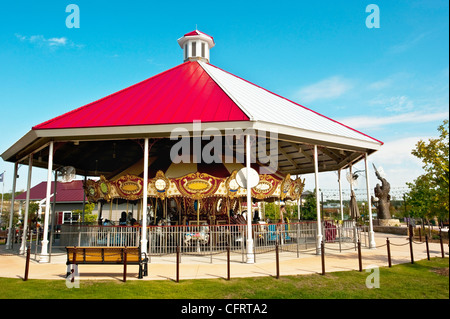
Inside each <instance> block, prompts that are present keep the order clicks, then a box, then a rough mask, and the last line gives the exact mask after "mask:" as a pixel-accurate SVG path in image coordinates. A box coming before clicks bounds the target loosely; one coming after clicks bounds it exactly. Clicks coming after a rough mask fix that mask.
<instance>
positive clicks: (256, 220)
mask: <svg viewBox="0 0 450 319" xmlns="http://www.w3.org/2000/svg"><path fill="white" fill-rule="evenodd" d="M260 220H261V219H260V218H259V211H258V210H255V214H254V215H253V221H252V223H253V224H257V223H258V222H259V221H260Z"/></svg>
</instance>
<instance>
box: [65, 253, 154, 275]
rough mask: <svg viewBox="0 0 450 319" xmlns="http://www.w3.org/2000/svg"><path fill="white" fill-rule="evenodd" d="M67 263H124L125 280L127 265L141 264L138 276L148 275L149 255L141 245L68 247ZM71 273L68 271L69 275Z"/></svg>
mask: <svg viewBox="0 0 450 319" xmlns="http://www.w3.org/2000/svg"><path fill="white" fill-rule="evenodd" d="M66 250H67V262H66V265H67V266H69V265H80V264H86V265H118V264H119V265H123V281H126V280H127V265H139V275H138V278H139V279H142V277H143V276H147V261H148V259H147V255H146V254H145V253H142V252H141V249H140V247H76V246H71V247H66ZM70 274H71V273H70V272H69V270H68V271H67V277H68V276H69V275H70Z"/></svg>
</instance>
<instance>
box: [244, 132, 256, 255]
mask: <svg viewBox="0 0 450 319" xmlns="http://www.w3.org/2000/svg"><path fill="white" fill-rule="evenodd" d="M246 140H247V141H246V143H245V144H246V145H245V146H246V150H245V155H246V162H247V165H246V166H247V264H254V263H255V255H254V253H253V232H252V189H251V187H250V178H249V177H250V168H251V166H250V161H251V156H250V155H251V153H250V152H251V144H250V134H247V135H246Z"/></svg>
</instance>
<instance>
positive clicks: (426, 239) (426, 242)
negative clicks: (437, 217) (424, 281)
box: [425, 234, 430, 260]
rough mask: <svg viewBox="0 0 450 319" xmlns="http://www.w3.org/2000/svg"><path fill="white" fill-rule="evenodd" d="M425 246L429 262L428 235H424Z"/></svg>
mask: <svg viewBox="0 0 450 319" xmlns="http://www.w3.org/2000/svg"><path fill="white" fill-rule="evenodd" d="M425 245H426V246H427V259H428V260H430V248H429V247H428V235H427V234H425Z"/></svg>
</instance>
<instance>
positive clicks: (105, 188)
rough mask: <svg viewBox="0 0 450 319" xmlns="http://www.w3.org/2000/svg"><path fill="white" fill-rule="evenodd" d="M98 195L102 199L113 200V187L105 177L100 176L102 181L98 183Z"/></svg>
mask: <svg viewBox="0 0 450 319" xmlns="http://www.w3.org/2000/svg"><path fill="white" fill-rule="evenodd" d="M97 188H98V193H99V194H100V197H101V198H102V199H105V200H107V201H108V202H109V201H110V200H111V185H110V182H108V181H107V180H106V178H105V176H103V175H102V176H100V180H99V181H97Z"/></svg>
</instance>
